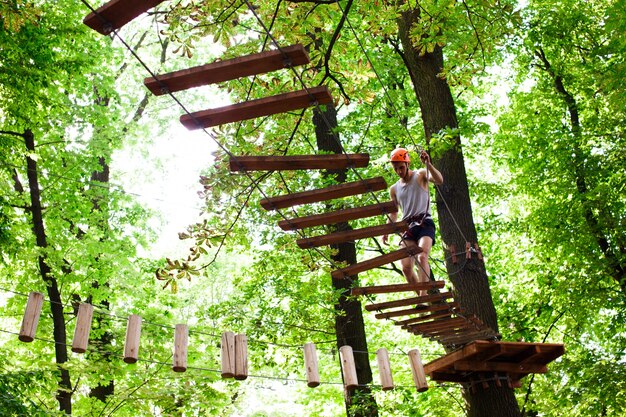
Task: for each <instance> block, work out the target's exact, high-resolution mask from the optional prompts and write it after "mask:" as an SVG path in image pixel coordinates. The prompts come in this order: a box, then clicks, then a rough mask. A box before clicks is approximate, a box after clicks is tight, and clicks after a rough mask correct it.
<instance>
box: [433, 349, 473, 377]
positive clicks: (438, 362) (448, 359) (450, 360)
mask: <svg viewBox="0 0 626 417" xmlns="http://www.w3.org/2000/svg"><path fill="white" fill-rule="evenodd" d="M476 352H478V347H477V346H476V344H475V343H472V344H471V345H467V346H465V347H463V348H462V349H459V350H455V351H454V352H451V353H448V354H447V355H445V356H442V357H440V358H438V359H435V360H434V361H431V362H429V363H427V364H426V365H424V371H425V372H426V373H427V374H431V373H433V372H437V371H440V370H443V369H446V368H448V367H450V366H452V365H453V364H454V362H456V361H459V360H462V359H464V358H465V357H467V356H470V355H473V354H475V353H476Z"/></svg>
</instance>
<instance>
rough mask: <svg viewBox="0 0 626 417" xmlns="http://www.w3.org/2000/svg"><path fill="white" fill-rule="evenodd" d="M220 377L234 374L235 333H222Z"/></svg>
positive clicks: (230, 376) (228, 376) (229, 376)
mask: <svg viewBox="0 0 626 417" xmlns="http://www.w3.org/2000/svg"><path fill="white" fill-rule="evenodd" d="M221 348H222V349H221V350H222V378H232V377H234V376H235V333H233V332H224V333H222V346H221Z"/></svg>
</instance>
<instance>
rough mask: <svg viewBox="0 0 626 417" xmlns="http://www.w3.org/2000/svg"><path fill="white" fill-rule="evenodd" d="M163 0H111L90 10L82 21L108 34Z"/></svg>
mask: <svg viewBox="0 0 626 417" xmlns="http://www.w3.org/2000/svg"><path fill="white" fill-rule="evenodd" d="M163 1H164V0H112V1H110V2H108V3H106V4H104V5H102V6H100V7H99V8H98V9H96V11H95V13H94V12H91V13H89V14H88V15H87V17H85V18H84V19H83V23H84V24H85V25H87V26H89V27H90V28H92V29H93V30H95V31H96V32H100V33H101V34H103V35H108V34H109V33H111V32H112V31H113V30H116V29H119V28H121V27H122V26H124V25H125V24H126V23H128V22H130V21H131V20H133V19H134V18H136V17H137V16H139V15H140V14H142V13H144V12H146V11H148V10H149V9H151V8H153V7H155V6H157V5H158V4H160V3H163Z"/></svg>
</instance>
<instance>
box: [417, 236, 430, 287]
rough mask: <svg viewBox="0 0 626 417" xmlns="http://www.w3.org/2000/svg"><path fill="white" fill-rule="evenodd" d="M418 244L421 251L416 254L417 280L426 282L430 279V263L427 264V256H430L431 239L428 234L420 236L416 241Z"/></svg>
mask: <svg viewBox="0 0 626 417" xmlns="http://www.w3.org/2000/svg"><path fill="white" fill-rule="evenodd" d="M418 246H419V247H420V248H422V251H421V252H420V253H418V254H417V262H418V264H417V268H418V270H419V274H418V276H419V282H428V281H429V280H430V265H429V264H428V257H429V256H430V250H431V249H432V247H433V240H432V239H431V238H430V236H422V237H421V238H420V240H419V242H418Z"/></svg>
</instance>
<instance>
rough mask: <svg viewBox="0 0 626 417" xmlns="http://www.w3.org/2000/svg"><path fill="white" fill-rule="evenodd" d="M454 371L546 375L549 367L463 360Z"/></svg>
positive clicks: (458, 362) (455, 366)
mask: <svg viewBox="0 0 626 417" xmlns="http://www.w3.org/2000/svg"><path fill="white" fill-rule="evenodd" d="M454 369H455V370H457V371H466V372H507V373H520V374H523V373H526V374H545V373H546V372H548V367H547V366H545V365H538V364H532V363H529V364H525V365H524V364H519V363H515V362H476V361H472V360H462V361H457V362H455V363H454Z"/></svg>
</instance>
